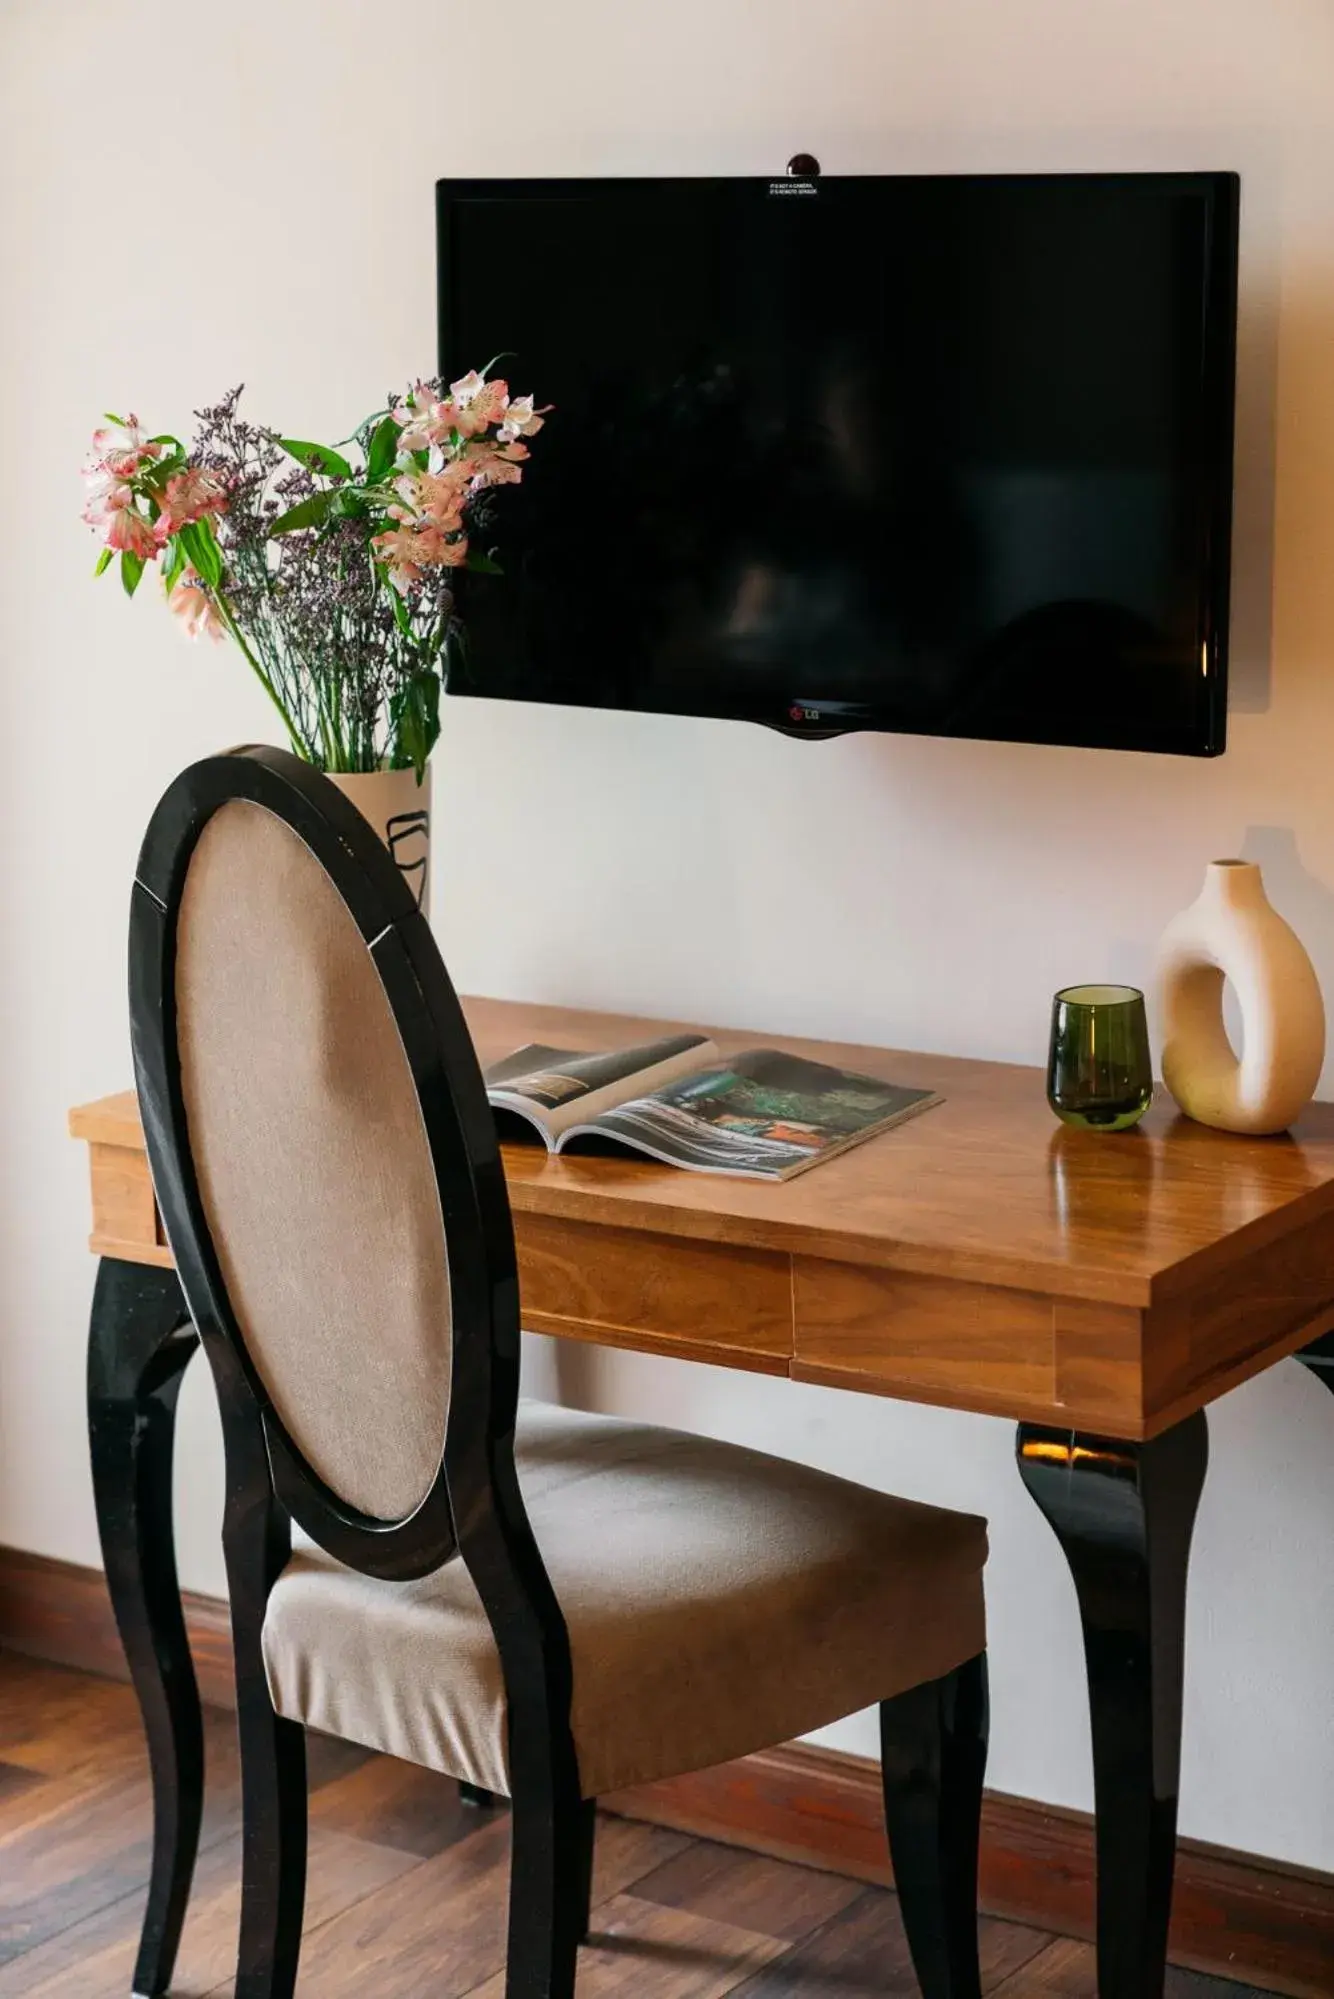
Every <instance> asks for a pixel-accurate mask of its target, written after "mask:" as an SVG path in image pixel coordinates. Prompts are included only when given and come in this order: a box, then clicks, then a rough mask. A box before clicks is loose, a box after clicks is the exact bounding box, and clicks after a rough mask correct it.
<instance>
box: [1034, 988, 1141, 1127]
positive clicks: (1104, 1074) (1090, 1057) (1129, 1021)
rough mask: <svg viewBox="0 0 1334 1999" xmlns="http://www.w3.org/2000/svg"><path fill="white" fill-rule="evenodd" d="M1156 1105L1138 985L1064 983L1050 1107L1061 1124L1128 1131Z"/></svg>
mask: <svg viewBox="0 0 1334 1999" xmlns="http://www.w3.org/2000/svg"><path fill="white" fill-rule="evenodd" d="M1152 1101H1153V1061H1152V1058H1151V1056H1150V1054H1149V1025H1148V1022H1147V1020H1146V1019H1145V1016H1144V995H1143V993H1141V992H1138V991H1136V989H1135V987H1134V986H1067V987H1066V988H1065V990H1064V992H1059V993H1057V995H1056V997H1055V999H1054V1000H1053V1001H1052V1003H1051V1049H1050V1052H1049V1055H1048V1058H1047V1102H1048V1103H1049V1104H1050V1105H1051V1107H1052V1109H1053V1110H1054V1111H1055V1113H1056V1115H1057V1117H1058V1118H1060V1119H1061V1121H1062V1123H1063V1124H1073V1125H1078V1126H1080V1127H1081V1128H1082V1129H1083V1130H1086V1131H1126V1130H1128V1129H1129V1127H1130V1126H1131V1125H1132V1124H1138V1123H1139V1121H1140V1119H1141V1118H1142V1117H1143V1115H1144V1113H1145V1111H1146V1110H1147V1109H1148V1108H1149V1105H1150V1104H1151V1103H1152Z"/></svg>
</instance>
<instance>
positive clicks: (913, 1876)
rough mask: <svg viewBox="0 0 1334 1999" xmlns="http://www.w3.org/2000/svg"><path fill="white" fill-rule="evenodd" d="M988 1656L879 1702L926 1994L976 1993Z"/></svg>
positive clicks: (902, 1893) (903, 1907) (975, 1998)
mask: <svg viewBox="0 0 1334 1999" xmlns="http://www.w3.org/2000/svg"><path fill="white" fill-rule="evenodd" d="M987 1720H988V1704H987V1662H986V1655H985V1654H981V1655H979V1656H978V1657H977V1658H976V1659H970V1660H968V1662H967V1663H966V1664H965V1665H962V1666H960V1667H959V1668H958V1669H957V1670H956V1671H955V1672H953V1673H947V1674H946V1675H945V1677H944V1679H941V1680H931V1681H928V1682H927V1684H926V1685H925V1686H921V1687H913V1688H912V1689H911V1690H910V1691H909V1692H907V1693H905V1694H899V1695H898V1696H897V1697H896V1698H895V1699H894V1700H889V1701H882V1702H881V1704H880V1768H881V1777H882V1781H883V1784H884V1791H885V1828H886V1830H887V1832H888V1834H889V1851H890V1858H891V1859H892V1861H893V1863H894V1886H895V1888H896V1889H897V1891H898V1897H899V1907H900V1911H901V1913H902V1916H903V1927H904V1929H905V1930H906V1931H907V1934H908V1947H909V1949H910V1950H911V1952H912V1960H913V1966H914V1968H915V1970H916V1972H917V1980H918V1983H919V1984H920V1986H921V1988H922V1993H923V1999H979V1995H980V1993H981V1990H982V1984H981V1971H980V1968H979V1964H978V1943H977V1856H978V1840H979V1837H980V1827H981V1816H982V1780H983V1778H984V1776H985V1774H986V1767H987Z"/></svg>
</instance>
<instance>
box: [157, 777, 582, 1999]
mask: <svg viewBox="0 0 1334 1999" xmlns="http://www.w3.org/2000/svg"><path fill="white" fill-rule="evenodd" d="M130 1014H131V1030H132V1036H133V1044H134V1063H135V1078H136V1083H137V1087H138V1093H139V1102H140V1108H141V1112H142V1116H143V1122H144V1132H145V1138H146V1141H147V1148H148V1156H149V1161H150V1164H151V1167H152V1172H153V1181H154V1186H155V1189H156V1193H157V1198H158V1203H159V1206H160V1208H161V1212H162V1218H163V1223H164V1226H165V1229H166V1234H167V1239H168V1241H169V1243H170V1245H171V1249H172V1253H173V1256H174V1259H175V1263H176V1268H177V1272H178V1275H179V1277H180V1281H181V1286H182V1289H183V1291H184V1294H185V1299H186V1303H187V1305H188V1306H189V1309H190V1313H191V1316H192V1318H193V1319H194V1322H195V1325H196V1326H197V1328H198V1330H199V1333H200V1336H201V1339H202V1341H203V1344H204V1347H205V1350H206V1352H207V1353H208V1356H209V1361H210V1365H211V1367H212V1370H213V1375H214V1380H215V1383H216V1385H217V1389H218V1393H219V1400H220V1404H221V1408H222V1416H223V1426H224V1436H225V1441H226V1451H227V1509H226V1519H225V1524H224V1546H225V1549H226V1555H227V1565H228V1576H229V1583H230V1592H231V1603H232V1620H233V1638H234V1644H235V1650H236V1666H237V1681H238V1705H239V1708H240V1721H241V1732H242V1755H243V1766H244V1775H245V1784H246V1791H247V1799H246V1820H247V1833H246V1841H247V1843H246V1874H247V1880H246V1893H245V1908H244V1915H243V1925H242V1928H243V1937H242V1961H243V1966H244V1964H245V1963H246V1961H247V1959H249V1961H250V1964H251V1966H252V1967H254V1966H256V1965H257V1964H259V1963H260V1961H261V1960H263V1959H267V1961H268V1964H269V1965H270V1967H272V1965H273V1963H274V1959H275V1956H276V1958H277V1959H278V1960H279V1961H280V1962H281V1961H287V1960H290V1967H291V1973H292V1976H294V1975H295V1963H296V1950H297V1947H298V1944H299V1914H298V1918H297V1932H298V1933H297V1935H290V1934H288V1933H287V1932H288V1931H290V1929H291V1918H290V1910H291V1907H292V1905H293V1903H294V1902H295V1903H296V1904H297V1905H298V1906H299V1902H300V1895H299V1893H297V1894H296V1895H293V1894H292V1893H291V1892H290V1891H291V1885H292V1884H291V1878H290V1877H291V1876H292V1875H293V1874H294V1873H295V1871H296V1870H297V1868H298V1865H299V1866H300V1869H301V1870H302V1878H304V1873H303V1870H304V1847H305V1823H304V1748H303V1746H301V1745H300V1744H299V1743H298V1741H297V1738H299V1737H300V1736H301V1730H300V1729H299V1728H297V1727H296V1726H295V1725H294V1724H292V1723H290V1722H284V1721H280V1720H279V1719H278V1718H277V1717H276V1716H274V1715H273V1713H272V1709H271V1706H270V1704H269V1702H268V1696H267V1687H266V1684H265V1682H264V1669H263V1662H262V1655H261V1650H260V1633H261V1630H262V1625H263V1617H264V1606H265V1602H266V1600H267V1596H268V1592H269V1590H270V1589H271V1588H272V1585H273V1583H274V1582H275V1580H276V1579H277V1576H278V1575H279V1574H280V1573H281V1570H282V1568H283V1566H284V1564H285V1562H286V1561H287V1559H288V1557H289V1555H290V1549H291V1540H290V1521H291V1520H295V1521H297V1522H298V1523H299V1525H300V1526H301V1527H302V1528H303V1529H304V1530H305V1531H306V1532H307V1533H308V1534H309V1535H310V1536H311V1537H312V1539H314V1540H315V1541H316V1542H317V1543H319V1545H320V1546H321V1547H323V1548H325V1549H326V1550H327V1551H328V1552H329V1553H330V1554H332V1555H334V1556H335V1557H336V1558H337V1559H338V1560H339V1561H341V1562H343V1563H345V1564H347V1565H348V1566H349V1567H351V1568H354V1569H357V1570H360V1571H361V1572H363V1573H364V1574H368V1575H373V1576H378V1577H382V1578H387V1579H407V1578H412V1577H418V1576H422V1575H425V1574H427V1573H429V1572H430V1571H431V1570H433V1569H435V1568H438V1567H439V1566H440V1565H441V1564H442V1563H444V1562H446V1561H449V1560H450V1559H452V1558H454V1557H456V1556H459V1555H461V1557H462V1559H463V1560H464V1561H465V1562H466V1564H467V1567H468V1570H469V1572H470V1574H471V1576H472V1579H473V1582H474V1583H475V1585H476V1587H477V1591H478V1595H479V1596H480V1598H481V1600H482V1603H483V1606H484V1608H485V1610H486V1613H487V1617H488V1619H489V1622H490V1624H491V1628H492V1631H493V1633H494V1636H495V1640H496V1645H497V1650H498V1652H499V1655H500V1663H501V1669H502V1674H503V1678H504V1683H505V1691H506V1702H507V1709H508V1727H509V1759H510V1770H511V1777H512V1784H513V1788H514V1791H515V1793H516V1796H517V1794H518V1793H519V1790H520V1788H521V1785H526V1786H527V1787H528V1788H529V1789H530V1790H531V1791H533V1792H535V1793H536V1794H537V1795H539V1796H542V1797H546V1798H547V1799H551V1798H553V1797H559V1798H561V1799H564V1800H565V1801H566V1802H567V1803H568V1800H569V1798H570V1796H571V1793H573V1796H574V1798H575V1799H576V1800H577V1796H578V1791H577V1765H576V1761H575V1755H574V1748H573V1743H572V1740H571V1736H570V1728H569V1708H570V1655H569V1643H568V1637H567V1634H566V1630H565V1625H564V1621H563V1619H562V1616H561V1613H560V1609H559V1606H558V1604H557V1602H556V1599H555V1596H554V1593H553V1591H552V1589H551V1585H550V1582H549V1579H548V1577H547V1574H546V1571H545V1568H544V1567H543V1564H542V1560H541V1557H540V1555H539V1553H538V1550H537V1547H536V1543H535V1542H534V1540H533V1536H532V1533H531V1530H530V1528H529V1524H528V1519H527V1515H526V1513H525V1510H524V1506H523V1501H522V1498H521V1495H520V1492H519V1486H518V1480H517V1477H516V1474H515V1467H514V1426H515V1417H516V1411H517V1403H518V1369H519V1295H518V1275H517V1266H516V1261H515V1249H514V1237H513V1228H512V1223H511V1217H510V1208H509V1199H508V1194H507V1191H506V1186H505V1179H504V1173H503V1168H502V1165H501V1159H500V1151H499V1146H498V1143H497V1139H496V1132H495V1124H494V1121H493V1118H492V1115H491V1111H490V1107H489V1105H488V1103H487V1100H486V1091H485V1086H484V1084H483V1080H482V1076H481V1072H480V1070H479V1067H478V1063H477V1058H476V1054H475V1052H474V1049H473V1046H472V1041H471V1037H470V1035H469V1033H468V1029H467V1025H466V1022H465V1020H464V1017H463V1012H462V1009H461V1007H460V1005H459V1002H458V999H457V997H456V995H455V993H454V990H453V987H452V985H451V984H450V981H449V978H448V975H447V973H446V971H445V967H444V965H443V963H442V962H441V958H440V954H439V952H438V950H437V948H436V945H435V941H434V938H433V937H432V934H431V931H430V928H429V926H428V924H427V921H426V919H425V917H424V916H423V915H422V914H421V912H420V911H419V910H418V908H417V906H416V903H415V899H414V897H413V895H412V893H411V891H410V890H409V888H408V887H407V885H406V884H405V882H404V880H403V878H402V876H401V875H400V873H399V871H398V869H397V868H396V867H395V865H394V863H393V861H392V859H391V858H390V856H389V854H388V853H387V852H386V850H385V848H384V847H383V846H382V844H381V842H380V840H379V839H378V837H377V836H376V834H375V833H374V832H373V831H372V829H371V827H370V826H369V825H368V824H367V823H366V821H365V820H364V819H363V818H362V816H361V814H360V813H359V812H358V811H357V810H356V808H355V807H354V806H352V805H351V804H350V803H349V802H348V801H347V799H345V798H344V797H343V795H342V794H341V793H340V792H339V791H338V790H337V788H336V787H335V786H334V785H332V784H330V783H329V781H328V779H327V778H325V777H323V776H321V775H320V774H319V773H318V772H316V771H314V770H312V769H311V768H310V767H309V766H308V765H306V764H303V763H301V762H299V761H298V760H297V759H296V758H295V757H292V756H290V755H288V754H287V753H286V752H284V751H281V750H274V749H268V748H248V749H242V750H237V751H234V752H232V753H230V754H228V755H224V756H216V757H211V758H209V759H207V760H206V761H205V762H203V763H199V764H196V765H194V766H193V767H192V768H190V769H189V770H187V771H185V772H184V773H183V774H182V775H181V776H180V777H179V778H177V779H176V781H175V782H174V783H173V784H172V785H171V787H170V788H169V789H168V791H167V792H166V794H165V796H164V797H163V798H162V800H161V802H160V804H159V805H158V808H157V810H156V811H155V813H154V814H153V818H152V821H151V823H150V825H149V828H148V832H147V834H146V836H145V839H144V843H143V848H142V851H141V855H140V859H139V866H138V871H137V876H136V881H135V887H134V893H133V904H132V914H131V922H130ZM298 1780H299V1781H298ZM275 1786H276V1789H275ZM298 1791H299V1792H300V1794H301V1806H300V1812H299V1814H298V1800H297V1793H298ZM266 1813H267V1814H268V1817H269V1818H270V1819H274V1820H275V1821H276V1822H277V1823H278V1824H279V1826H280V1832H279V1835H278V1837H279V1840H280V1845H281V1851H280V1852H279V1853H277V1854H275V1853H274V1852H273V1851H272V1850H271V1849H270V1850H266V1851H265V1852H261V1851H260V1849H261V1848H264V1847H265V1846H266V1841H267V1839H268V1834H267V1832H264V1833H261V1832H260V1831H259V1830H258V1828H259V1825H260V1821H261V1820H262V1819H264V1817H265V1814H266ZM298 1817H299V1821H300V1822H299V1824H298ZM252 1834H253V1835H254V1837H252ZM298 1835H299V1838H298ZM298 1845H299V1847H300V1855H299V1856H298V1853H297V1847H298ZM518 1858H519V1856H518V1854H517V1850H516V1864H517V1861H518ZM275 1870H276V1872H277V1874H278V1875H281V1874H283V1872H284V1870H286V1873H287V1876H288V1879H287V1881H286V1883H285V1885H283V1886H282V1888H281V1892H280V1891H279V1887H278V1886H276V1885H275V1880H274V1878H273V1877H274V1875H275ZM284 1911H287V1912H288V1913H287V1914H284V1913H283V1912H284ZM282 1983H283V1979H282V1976H279V1977H278V1979H277V1982H276V1983H275V1984H274V1986H273V1990H274V1991H278V1990H280V1989H281V1988H282ZM257 1989H258V1988H257ZM265 1989H266V1990H267V1989H268V1988H267V1987H266V1988H265Z"/></svg>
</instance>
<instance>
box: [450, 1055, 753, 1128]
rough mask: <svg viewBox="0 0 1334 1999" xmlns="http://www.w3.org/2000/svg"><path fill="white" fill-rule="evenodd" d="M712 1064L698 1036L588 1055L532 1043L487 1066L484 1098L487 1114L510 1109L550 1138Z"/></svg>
mask: <svg viewBox="0 0 1334 1999" xmlns="http://www.w3.org/2000/svg"><path fill="white" fill-rule="evenodd" d="M717 1060H718V1050H717V1049H716V1048H715V1047H714V1045H713V1043H712V1042H711V1041H709V1040H707V1039H706V1038H705V1036H704V1035H702V1034H672V1035H668V1036H666V1037H665V1038H664V1039H663V1040H661V1041H648V1042H642V1043H641V1044H640V1045H639V1046H638V1047H635V1048H613V1049H610V1050H602V1051H600V1052H598V1053H594V1054H590V1053H589V1052H588V1051H587V1050H586V1049H578V1048H546V1047H544V1046H542V1044H541V1043H539V1042H533V1043H531V1044H530V1045H529V1046H528V1047H526V1048H519V1049H516V1050H515V1052H514V1054H513V1055H507V1056H505V1057H504V1059H503V1060H502V1061H500V1062H495V1063H493V1064H492V1066H491V1067H490V1068H489V1069H488V1070H487V1072H486V1094H487V1096H488V1098H489V1099H490V1102H491V1108H492V1109H493V1110H496V1111H512V1112H514V1113H516V1114H517V1115H518V1116H519V1117H522V1118H526V1119H527V1120H528V1121H529V1123H530V1124H534V1125H536V1127H537V1129H538V1130H539V1131H541V1132H542V1133H544V1134H545V1135H547V1136H548V1138H549V1139H550V1140H555V1139H557V1138H559V1137H560V1135H561V1133H562V1132H563V1131H565V1130H566V1129H567V1127H568V1126H570V1125H572V1124H575V1123H584V1122H587V1121H588V1120H589V1119H591V1118H595V1117H597V1116H598V1115H599V1114H600V1113H601V1112H603V1111H605V1110H609V1109H611V1108H612V1106H614V1105H615V1104H618V1103H622V1102H624V1100H625V1099H626V1097H628V1096H643V1095H647V1094H648V1093H649V1092H650V1091H653V1090H657V1089H660V1088H663V1087H664V1086H667V1085H670V1084H672V1083H674V1082H676V1081H677V1079H678V1078H679V1077H681V1076H685V1075H689V1074H692V1073H693V1072H694V1071H695V1070H696V1069H700V1068H705V1067H707V1066H709V1065H710V1064H711V1063H714V1062H716V1061H717Z"/></svg>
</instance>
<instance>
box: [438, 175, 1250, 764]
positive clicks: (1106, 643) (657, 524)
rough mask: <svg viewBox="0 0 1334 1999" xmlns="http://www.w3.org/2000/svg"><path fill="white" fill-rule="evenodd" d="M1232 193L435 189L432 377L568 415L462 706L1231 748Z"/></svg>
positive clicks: (544, 458)
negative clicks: (530, 706)
mask: <svg viewBox="0 0 1334 1999" xmlns="http://www.w3.org/2000/svg"><path fill="white" fill-rule="evenodd" d="M1238 192H1239V191H1238V181H1237V177H1236V176H1235V175H1234V174H1230V173H1181V174H1158V173H1154V174H1147V173H1146V174H1069V175H988V176H973V175H960V176H933V177H929V178H918V177H907V176H903V177H899V176H894V177H885V178H862V177H854V178H828V177H819V178H811V179H799V178H792V177H787V178H783V179H777V180H750V179H745V180H738V179H730V180H707V179H696V180H541V181H533V180H526V181H521V180H450V181H442V182H441V183H440V184H439V187H438V190H437V194H438V230H439V304H440V328H439V331H440V360H441V366H442V371H443V372H444V374H445V375H446V376H451V375H456V374H458V373H460V372H462V371H463V370H465V369H467V368H470V367H474V366H477V367H480V366H482V365H483V364H484V363H486V362H487V361H488V360H490V359H491V357H492V356H496V355H498V356H500V357H501V360H500V361H499V363H498V365H497V369H496V372H497V373H500V374H503V375H505V376H506V377H507V378H508V379H509V380H510V382H511V384H512V385H513V386H514V387H515V389H516V391H518V390H522V391H525V392H526V391H529V390H531V391H533V392H534V393H535V394H536V396H537V398H538V401H539V403H550V404H552V405H553V406H554V407H553V409H552V413H551V416H550V418H549V420H548V423H547V426H546V428H545V430H544V431H543V433H542V435H541V437H540V438H538V439H536V440H535V441H534V448H533V456H532V461H531V464H530V465H529V466H528V467H527V468H526V472H525V478H524V483H523V484H522V485H521V486H519V487H516V488H509V489H507V490H506V491H505V492H504V493H503V495H500V496H498V497H497V498H496V499H495V500H494V502H492V503H491V505H490V507H489V509H488V512H489V515H490V518H489V520H487V521H485V522H484V523H483V524H482V528H481V536H482V540H483V542H484V543H485V545H486V546H488V547H490V548H491V549H492V550H493V552H494V555H495V559H496V561H497V563H498V564H499V566H500V570H501V572H502V573H500V574H498V575H486V574H469V575H467V576H466V577H465V578H464V579H463V581H462V586H461V590H462V602H461V604H460V609H461V611H462V613H463V615H464V617H465V619H466V626H467V646H466V649H465V650H463V651H461V653H460V654H459V655H458V656H456V657H455V658H454V660H453V661H452V663H451V667H450V675H449V686H450V691H451V692H453V693H462V694H477V695H487V696H495V697H501V698H508V699H518V700H525V701H551V702H564V703H573V704H576V705H580V706H584V707H594V708H625V709H642V710H650V711H655V712H666V713H671V714H678V715H680V714H683V715H710V716H729V717H733V718H740V719H748V720H751V721H756V722H764V723H768V724H770V725H772V726H774V727H776V728H783V729H787V730H791V731H793V732H795V733H797V734H800V735H812V736H821V735H829V734H835V733H839V732H842V731H845V730H850V729H880V730H896V731H897V730H904V731H912V732H916V733H920V734H926V735H935V736H972V737H990V738H998V739H1003V740H1018V741H1025V742H1041V743H1069V744H1085V745H1092V746H1095V747H1102V748H1112V749H1137V750H1160V751H1175V752H1178V753H1183V754H1188V755H1194V756H1212V755H1216V754H1217V753H1218V752H1219V751H1221V750H1222V748H1223V746H1224V734H1225V722H1226V683H1227V630H1228V566H1229V540H1230V516H1231V494H1232V412H1233V396H1234V345H1235V323H1236V269H1237V212H1238Z"/></svg>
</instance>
